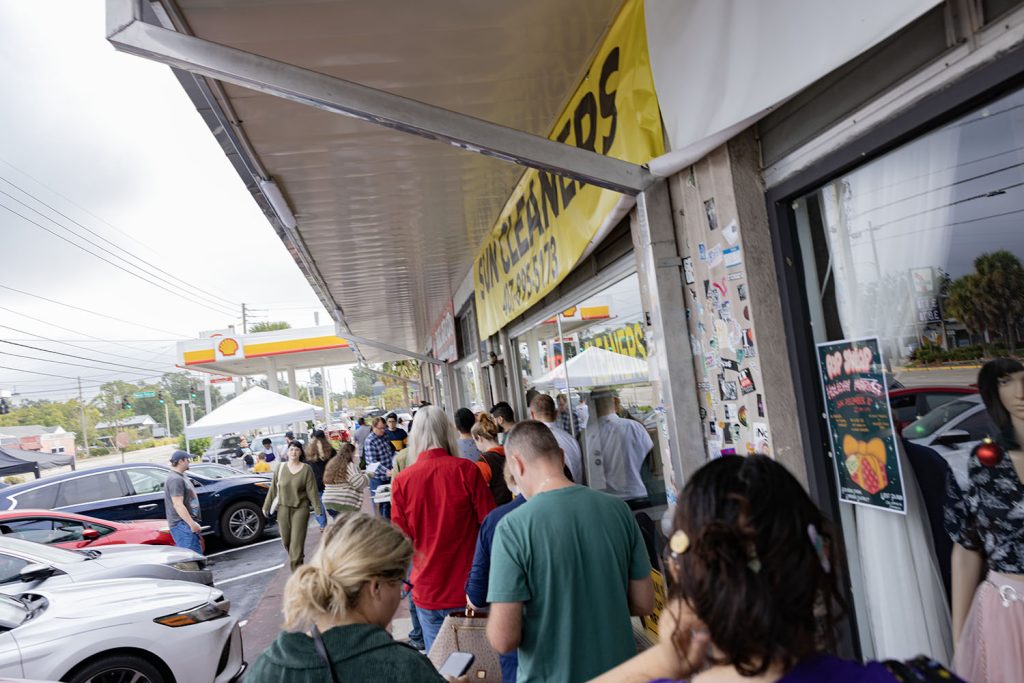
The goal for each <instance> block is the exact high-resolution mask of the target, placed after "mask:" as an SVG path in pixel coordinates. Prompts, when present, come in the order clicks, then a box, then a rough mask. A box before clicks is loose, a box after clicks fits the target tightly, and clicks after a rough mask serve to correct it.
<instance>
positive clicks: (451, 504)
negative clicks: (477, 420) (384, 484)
mask: <svg viewBox="0 0 1024 683" xmlns="http://www.w3.org/2000/svg"><path fill="white" fill-rule="evenodd" d="M458 452H459V444H458V438H457V436H456V434H455V426H454V425H453V424H452V423H451V421H450V420H449V419H448V416H447V415H445V413H444V411H443V410H441V409H440V408H438V407H437V406H426V407H424V408H422V409H420V410H419V412H417V413H416V419H415V420H414V421H413V424H412V435H411V437H410V442H409V454H410V456H412V457H411V458H410V460H413V461H414V462H413V464H412V465H410V466H409V467H408V468H406V469H404V470H402V471H401V472H399V473H398V476H396V477H395V479H394V482H393V483H392V485H391V520H392V521H393V522H394V523H395V525H396V526H397V527H398V528H399V529H401V530H402V531H404V532H405V533H406V534H408V535H409V538H411V539H412V542H413V545H414V546H415V548H416V559H415V561H414V562H413V569H412V576H411V579H412V582H413V583H414V584H415V585H416V588H415V589H414V590H413V601H414V602H415V603H416V611H417V613H418V615H419V619H420V626H421V627H422V628H423V642H424V644H425V646H426V649H427V651H428V652H429V651H430V647H431V645H432V644H433V642H434V639H435V638H436V637H437V633H438V631H439V630H440V629H441V624H442V622H444V618H445V615H446V614H447V613H448V612H450V611H453V610H458V609H461V608H463V607H464V606H465V604H466V596H465V593H463V587H464V586H465V585H466V578H467V577H468V576H469V568H470V566H471V565H472V563H473V550H474V547H475V545H476V534H477V531H478V530H479V529H480V523H481V522H483V521H484V517H486V516H487V513H488V512H490V511H491V510H492V509H494V497H493V496H491V492H490V491H488V489H487V484H486V483H485V482H484V478H483V476H481V474H480V470H479V469H477V466H476V465H475V464H474V463H472V462H470V461H469V460H466V459H465V458H460V457H458V455H457V453H458Z"/></svg>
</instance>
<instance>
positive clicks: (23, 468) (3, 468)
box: [0, 451, 39, 479]
mask: <svg viewBox="0 0 1024 683" xmlns="http://www.w3.org/2000/svg"><path fill="white" fill-rule="evenodd" d="M28 472H31V473H32V474H34V475H35V477H36V479H38V478H39V464H38V463H35V462H29V461H27V460H22V459H21V458H15V457H14V456H13V455H9V454H7V453H4V452H3V451H0V477H6V476H7V475H9V474H26V473H28Z"/></svg>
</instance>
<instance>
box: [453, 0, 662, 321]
mask: <svg viewBox="0 0 1024 683" xmlns="http://www.w3.org/2000/svg"><path fill="white" fill-rule="evenodd" d="M549 137H550V138H551V139H552V140H557V141H559V142H564V143H566V144H570V145H575V146H576V147H579V148H582V149H588V150H591V151H593V152H597V153H598V154H603V155H606V156H611V157H616V158H618V159H623V160H625V161H631V162H633V163H644V162H647V161H649V160H650V159H651V158H653V157H656V156H659V155H660V154H662V152H663V151H664V144H663V140H662V131H661V115H660V112H659V111H658V98H657V95H656V94H655V92H654V82H653V79H652V76H651V68H650V62H649V60H648V56H647V37H646V32H645V29H644V11H643V2H642V0H629V1H628V2H627V3H626V4H625V6H624V7H623V8H622V10H621V11H620V13H619V15H618V17H617V18H616V20H615V22H614V23H613V24H612V26H611V28H610V29H609V31H608V35H607V36H606V38H605V40H604V42H603V43H602V44H601V47H600V49H599V50H598V52H597V55H596V56H595V58H594V61H593V62H592V63H591V67H590V72H589V73H588V74H587V75H586V76H585V77H584V80H583V82H582V83H581V84H580V86H579V87H578V88H577V90H576V92H575V93H574V94H573V96H572V99H570V100H569V103H568V105H567V106H566V108H565V110H564V111H563V112H562V115H561V116H560V117H559V118H558V121H557V122H556V123H555V126H554V128H553V129H552V131H551V134H550V135H549ZM620 196H621V195H619V193H617V192H613V191H611V190H604V189H602V188H599V187H597V186H595V185H587V184H585V183H581V182H579V181H575V180H570V179H568V178H562V177H560V176H558V175H556V174H554V173H547V172H543V171H537V170H534V169H531V170H528V171H526V173H524V174H523V175H522V177H521V178H520V179H519V183H518V184H517V185H516V188H515V190H514V191H513V192H512V196H511V197H509V199H508V201H507V202H506V203H505V206H504V208H503V209H502V211H501V213H500V214H499V217H498V220H497V222H496V223H495V225H494V227H493V228H492V229H491V233H490V235H489V236H488V237H487V239H486V241H485V242H484V244H483V246H482V247H481V248H480V250H479V252H478V253H477V256H476V260H475V262H474V264H473V277H474V281H475V287H474V289H475V294H476V310H477V320H478V322H479V325H478V331H479V334H480V338H481V339H486V338H487V337H489V336H490V335H492V334H494V333H496V332H497V331H498V330H499V329H501V328H502V327H503V326H504V325H505V324H506V323H507V322H508V321H509V320H511V319H512V318H515V317H516V316H518V315H519V314H521V313H523V312H524V311H525V310H526V309H528V308H529V307H530V306H532V305H533V304H534V303H536V302H537V301H539V300H540V299H541V298H542V297H543V296H544V295H546V294H547V293H548V292H550V291H551V290H552V289H553V288H554V287H555V285H557V284H558V283H559V282H560V281H561V280H562V278H564V277H565V276H566V275H568V274H569V272H570V271H571V270H572V268H573V266H575V265H576V262H577V261H578V260H579V259H580V257H581V256H582V255H583V252H584V251H585V250H586V248H587V245H588V244H589V243H590V241H591V239H593V237H594V235H595V233H596V232H597V230H598V228H600V227H601V224H602V223H603V222H604V220H605V218H606V217H607V216H608V214H609V213H610V212H611V210H612V208H613V207H614V206H615V204H616V203H617V202H618V201H619V197H620Z"/></svg>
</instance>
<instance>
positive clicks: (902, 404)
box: [889, 386, 978, 433]
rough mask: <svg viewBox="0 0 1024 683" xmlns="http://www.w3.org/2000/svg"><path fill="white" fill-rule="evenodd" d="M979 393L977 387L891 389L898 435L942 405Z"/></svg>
mask: <svg viewBox="0 0 1024 683" xmlns="http://www.w3.org/2000/svg"><path fill="white" fill-rule="evenodd" d="M976 393H978V389H977V388H976V387H952V386H932V387H910V388H902V389H893V388H890V389H889V405H890V406H891V407H892V420H893V422H894V423H895V427H896V433H899V432H901V431H902V430H903V428H904V427H906V426H907V425H908V424H910V423H911V422H913V421H914V420H918V419H920V418H922V417H924V416H925V415H927V414H928V413H930V412H931V411H933V410H935V409H936V408H938V407H939V406H941V405H944V404H946V403H949V402H950V401H954V400H956V399H958V398H960V397H962V396H967V395H970V394H976Z"/></svg>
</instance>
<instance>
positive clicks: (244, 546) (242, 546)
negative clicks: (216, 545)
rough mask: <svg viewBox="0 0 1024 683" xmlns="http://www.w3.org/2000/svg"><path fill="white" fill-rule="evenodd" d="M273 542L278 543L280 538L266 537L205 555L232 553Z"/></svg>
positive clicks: (215, 555)
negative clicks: (265, 538) (262, 539)
mask: <svg viewBox="0 0 1024 683" xmlns="http://www.w3.org/2000/svg"><path fill="white" fill-rule="evenodd" d="M275 542H276V543H280V542H281V539H280V538H268V539H267V540H265V541H260V542H259V543H250V544H249V545H240V546H238V547H237V548H228V549H227V550H220V551H218V552H215V553H210V554H209V555H207V557H217V556H218V555H226V554H228V553H233V552H235V551H236V550H248V549H249V548H255V547H256V546H258V545H265V544H267V543H275Z"/></svg>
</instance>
